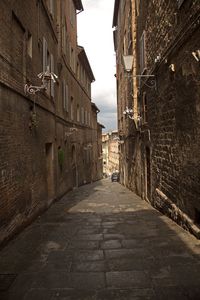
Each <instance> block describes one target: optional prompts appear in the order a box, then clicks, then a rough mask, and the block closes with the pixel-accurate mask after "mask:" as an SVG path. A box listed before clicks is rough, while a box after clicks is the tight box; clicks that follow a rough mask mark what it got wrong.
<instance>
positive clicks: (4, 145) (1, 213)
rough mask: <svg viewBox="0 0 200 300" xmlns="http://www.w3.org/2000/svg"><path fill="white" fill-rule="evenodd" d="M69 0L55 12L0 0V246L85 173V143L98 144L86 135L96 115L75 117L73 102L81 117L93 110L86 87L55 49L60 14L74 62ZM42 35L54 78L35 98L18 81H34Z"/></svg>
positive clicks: (38, 4) (42, 5) (40, 4)
mask: <svg viewBox="0 0 200 300" xmlns="http://www.w3.org/2000/svg"><path fill="white" fill-rule="evenodd" d="M69 2H70V3H71V5H72V4H73V3H74V1H66V2H65V1H55V3H54V4H55V7H54V8H55V14H54V16H52V15H51V13H50V11H49V8H48V5H49V3H48V0H41V1H36V0H34V1H25V0H22V1H4V0H3V1H1V2H0V10H1V27H0V42H1V49H0V69H1V72H0V149H1V151H0V198H1V202H0V244H1V243H2V242H3V241H6V240H7V239H9V238H10V237H11V236H12V235H13V234H14V233H15V232H16V231H18V230H19V229H20V228H22V227H23V226H25V225H26V224H28V223H29V222H31V220H32V219H33V218H34V217H36V216H37V215H38V214H39V213H40V212H41V211H43V210H44V209H46V208H47V207H49V205H50V204H51V203H52V201H54V200H55V199H57V198H59V197H61V196H62V195H63V194H64V193H66V192H67V191H69V190H70V189H72V188H73V187H75V186H79V185H81V184H83V183H86V182H90V181H91V178H92V174H91V169H92V166H93V162H92V159H91V158H90V156H89V157H88V155H86V154H85V151H84V147H85V146H87V145H88V144H89V143H93V142H95V143H97V140H96V135H93V134H92V131H95V132H96V134H97V120H96V119H95V120H94V124H92V123H91V122H90V123H89V122H88V121H87V122H86V118H85V120H84V122H82V121H81V118H80V119H79V120H78V119H77V104H79V106H80V108H83V109H84V113H86V112H87V120H88V119H89V117H88V115H89V114H90V117H91V115H92V108H91V99H90V89H89V90H88V88H86V86H85V85H84V84H83V83H81V82H80V80H79V78H78V74H77V69H76V68H74V69H73V68H72V67H71V66H70V59H69V53H68V57H67V58H66V59H65V57H64V55H63V52H62V51H63V50H62V42H63V41H62V25H63V20H64V19H65V20H66V21H67V24H68V27H67V30H68V32H67V34H68V37H69V39H70V40H71V44H72V45H73V47H74V51H75V60H76V62H77V61H78V57H77V49H76V46H77V41H76V38H77V32H76V22H75V23H74V26H71V25H70V24H71V23H70V21H69V19H70V17H71V16H70V13H69V9H67V5H68V4H69ZM63 4H66V5H64V6H65V9H63V10H62V5H63ZM30 37H31V38H32V51H30V52H29V50H30V49H29V46H30V44H29V42H30ZM43 38H45V39H46V42H47V45H48V51H49V56H50V55H53V57H54V72H55V73H56V74H57V75H58V76H59V78H58V80H57V82H56V83H55V85H54V97H53V96H52V95H51V94H50V90H49V91H47V92H44V91H43V92H40V93H39V94H37V95H36V96H35V97H34V96H32V95H25V93H24V84H25V83H31V84H33V85H39V86H40V85H41V80H40V79H39V78H38V77H37V74H39V73H40V72H42V71H43ZM48 59H49V58H48ZM88 64H89V63H88ZM82 68H83V69H84V68H85V69H86V68H88V65H87V66H86V65H84V64H83V66H82ZM85 76H88V77H89V80H90V83H91V81H92V79H91V74H90V76H89V75H88V74H87V72H86V75H85ZM63 79H65V81H66V83H67V84H68V92H69V94H68V96H69V97H68V101H69V107H68V112H66V110H65V109H64V105H63V89H62V81H63ZM71 97H73V118H72V114H71V111H72V109H71V107H70V100H71ZM35 112H36V118H35V116H34V113H35ZM93 139H94V141H93ZM92 151H93V149H90V152H92ZM94 151H95V149H94ZM96 151H97V150H96ZM61 152H62V153H61ZM95 159H96V160H98V158H97V155H96V156H95ZM97 162H98V161H97ZM93 176H95V174H93Z"/></svg>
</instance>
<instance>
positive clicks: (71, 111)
mask: <svg viewBox="0 0 200 300" xmlns="http://www.w3.org/2000/svg"><path fill="white" fill-rule="evenodd" d="M70 115H71V120H74V98H73V97H71V103H70Z"/></svg>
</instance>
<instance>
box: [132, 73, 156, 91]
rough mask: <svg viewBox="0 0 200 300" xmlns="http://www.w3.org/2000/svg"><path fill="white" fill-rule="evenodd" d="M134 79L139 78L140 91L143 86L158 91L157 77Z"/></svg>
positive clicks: (147, 76) (145, 76)
mask: <svg viewBox="0 0 200 300" xmlns="http://www.w3.org/2000/svg"><path fill="white" fill-rule="evenodd" d="M133 77H136V78H139V90H140V88H141V85H142V84H144V85H145V86H147V87H148V88H150V89H155V91H156V90H157V85H156V76H155V75H133Z"/></svg>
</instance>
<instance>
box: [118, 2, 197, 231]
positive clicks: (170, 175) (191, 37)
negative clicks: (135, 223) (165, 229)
mask: <svg viewBox="0 0 200 300" xmlns="http://www.w3.org/2000/svg"><path fill="white" fill-rule="evenodd" d="M127 2H129V3H130V5H131V8H132V12H134V14H133V15H132V16H133V18H132V19H133V20H134V22H132V26H133V24H134V28H132V32H133V34H132V36H135V46H134V45H133V50H132V51H133V61H134V64H133V68H132V71H131V76H132V78H133V79H134V78H136V79H137V80H136V87H137V89H136V91H137V103H138V106H137V107H138V113H139V118H138V120H139V122H138V130H136V132H137V134H136V137H135V136H134V139H135V141H136V140H137V143H135V145H133V148H132V152H133V153H136V162H135V163H133V162H132V163H130V170H129V171H128V177H129V179H128V180H127V182H128V184H127V185H128V186H129V187H130V188H131V184H130V179H131V178H132V177H131V173H132V174H136V176H137V174H138V179H139V180H140V182H141V184H140V185H139V184H138V188H137V189H136V191H137V192H138V194H140V195H141V196H143V198H145V199H146V200H147V201H149V202H150V203H151V204H152V205H153V206H155V207H156V208H158V209H159V210H161V211H162V212H164V213H166V214H167V215H169V216H170V217H171V218H173V219H174V220H175V221H177V222H178V223H179V224H181V225H182V226H184V227H185V228H187V229H189V230H190V231H191V232H193V233H194V234H195V235H196V236H199V229H198V225H199V224H200V168H199V165H200V151H199V147H200V138H199V137H200V109H199V106H200V102H199V99H200V98H199V95H200V88H199V61H200V46H199V45H200V2H199V1H198V0H191V1H189V0H177V1H161V0H158V1H146V0H140V1H136V2H135V1H127ZM135 3H136V6H135ZM126 5H127V4H126ZM123 9H124V7H123V1H117V0H116V2H115V11H114V16H115V17H114V20H115V22H114V23H113V25H114V26H116V27H115V29H116V31H115V47H116V51H118V52H117V61H118V64H119V63H120V57H121V56H122V55H124V54H126V53H124V52H123V51H124V49H123V48H119V44H117V42H119V37H120V38H121V40H123V38H124V39H125V31H124V28H123V26H122V25H123V23H120V21H121V22H122V20H121V19H120V16H122V14H123V13H122V12H123ZM126 17H128V15H127V14H126V16H125V15H124V18H125V19H126ZM117 18H118V19H117ZM116 20H118V23H116ZM134 31H135V32H136V35H135V33H134ZM117 33H118V34H117ZM122 75H123V74H122ZM136 75H137V76H136ZM135 76H136V77H135ZM123 78H124V77H123V76H121V77H120V74H118V76H117V79H118V86H120V85H121V84H122V80H123ZM132 94H133V95H135V94H136V92H133V93H132ZM118 97H120V95H119V92H118ZM118 101H119V99H118ZM132 102H133V103H134V99H132ZM133 105H134V104H132V107H133ZM123 109H124V110H126V108H125V107H124V106H123V108H122V110H123ZM127 115H128V114H127ZM129 115H130V114H129ZM122 130H125V126H124V125H123V126H122ZM132 132H134V130H133V131H132ZM133 135H134V133H133ZM126 153H128V151H126ZM130 155H131V156H130ZM130 155H129V154H128V155H127V156H128V160H129V161H131V160H132V161H133V156H134V155H133V154H132V153H130ZM134 186H135V185H133V187H134ZM133 189H134V188H133ZM134 190H135V189H134Z"/></svg>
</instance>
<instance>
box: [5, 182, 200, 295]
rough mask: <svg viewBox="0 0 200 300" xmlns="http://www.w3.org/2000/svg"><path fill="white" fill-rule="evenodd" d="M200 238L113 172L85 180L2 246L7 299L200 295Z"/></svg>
mask: <svg viewBox="0 0 200 300" xmlns="http://www.w3.org/2000/svg"><path fill="white" fill-rule="evenodd" d="M199 256H200V242H199V241H198V240H197V239H196V238H195V237H193V236H191V235H190V234H189V233H187V232H186V231H184V230H183V229H182V228H181V227H179V226H178V225H177V224H175V223H174V222H173V221H172V220H170V219H168V218H167V217H166V216H164V215H162V214H161V213H159V212H158V211H156V210H154V209H153V208H152V207H151V206H150V205H149V204H148V203H146V202H145V201H143V200H141V199H140V198H139V197H137V196H136V195H134V194H133V193H132V192H130V191H129V190H127V189H126V188H125V187H123V186H121V185H120V184H118V183H111V182H110V180H109V179H105V180H101V181H99V182H96V183H93V184H91V185H85V186H83V187H80V188H78V189H76V190H74V191H72V192H70V193H69V194H67V195H66V196H65V197H63V198H62V199H61V200H60V201H58V202H57V203H55V204H54V205H52V206H51V208H50V209H49V210H48V211H47V212H46V213H44V214H43V215H42V216H41V217H38V218H37V220H36V221H35V222H34V223H33V224H32V225H30V226H29V227H28V228H26V229H25V230H24V231H23V232H22V233H21V234H19V235H18V236H17V237H16V238H15V239H14V240H12V241H11V242H10V243H9V244H8V245H7V246H6V247H5V248H3V249H2V250H1V252H0V273H1V275H0V299H1V300H5V299H6V300H8V299H13V300H18V299H20V300H22V299H26V300H36V299H37V300H41V299H42V300H47V299H48V300H50V299H53V300H55V299H59V300H72V299H73V300H79V299H81V300H86V299H87V300H89V299H92V300H106V299H111V300H134V299H145V300H146V299H156V300H158V299H170V300H173V299H181V300H184V299H192V300H194V299H200V276H199V274H200V260H199Z"/></svg>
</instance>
